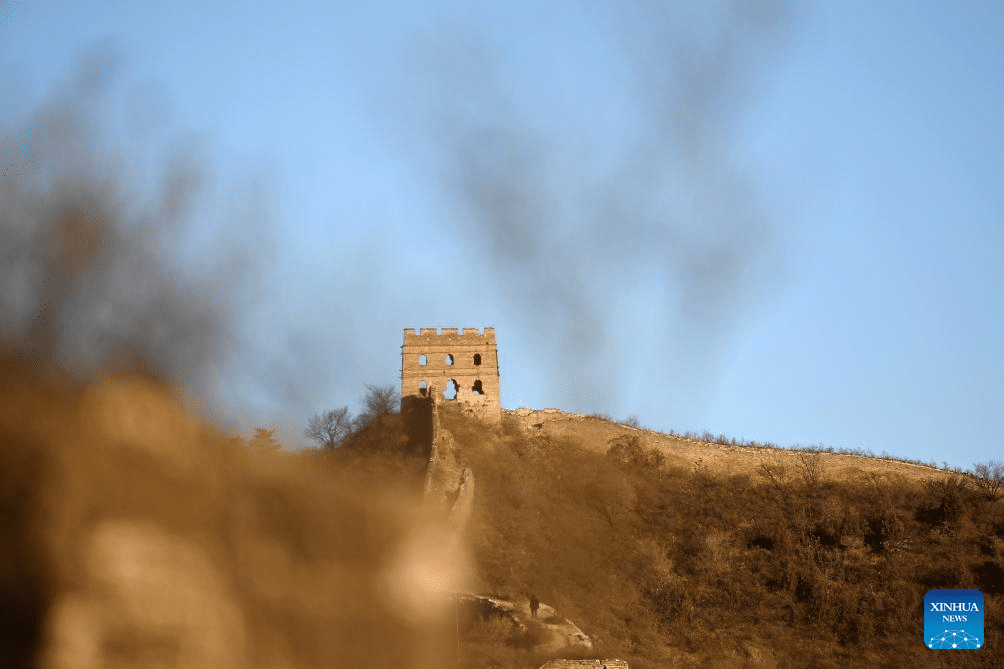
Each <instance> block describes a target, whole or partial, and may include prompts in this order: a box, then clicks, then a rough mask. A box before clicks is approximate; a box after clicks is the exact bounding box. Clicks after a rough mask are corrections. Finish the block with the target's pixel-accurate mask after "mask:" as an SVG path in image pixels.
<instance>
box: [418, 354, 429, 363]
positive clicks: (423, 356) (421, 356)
mask: <svg viewBox="0 0 1004 669" xmlns="http://www.w3.org/2000/svg"><path fill="white" fill-rule="evenodd" d="M427 362H429V359H428V358H426V357H425V354H424V353H423V354H422V355H420V356H418V364H420V365H424V364H426V363H427Z"/></svg>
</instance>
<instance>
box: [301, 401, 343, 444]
mask: <svg viewBox="0 0 1004 669" xmlns="http://www.w3.org/2000/svg"><path fill="white" fill-rule="evenodd" d="M351 433H352V418H351V417H350V416H349V409H348V407H339V408H337V409H329V410H328V411H325V412H324V413H321V414H314V415H313V416H311V417H310V421H309V422H308V423H307V429H306V430H304V431H303V436H305V437H307V438H308V439H313V440H314V441H316V442H317V443H319V444H320V445H321V446H323V447H324V448H338V447H339V446H341V444H342V442H343V441H345V438H346V437H348V436H349V435H350V434H351Z"/></svg>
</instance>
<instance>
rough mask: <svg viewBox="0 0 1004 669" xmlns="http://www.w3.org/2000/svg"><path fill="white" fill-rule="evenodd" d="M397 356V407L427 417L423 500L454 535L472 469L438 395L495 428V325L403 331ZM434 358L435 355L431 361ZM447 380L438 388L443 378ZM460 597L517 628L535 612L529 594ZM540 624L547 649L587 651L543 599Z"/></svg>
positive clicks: (617, 664) (585, 640) (461, 523)
mask: <svg viewBox="0 0 1004 669" xmlns="http://www.w3.org/2000/svg"><path fill="white" fill-rule="evenodd" d="M401 349H402V354H401V358H402V362H401V411H402V413H410V414H412V416H413V418H414V417H415V415H416V414H423V413H425V414H426V415H427V416H428V420H427V421H426V420H421V419H419V420H416V421H415V422H416V423H419V424H427V425H428V437H429V441H430V443H429V462H428V465H427V469H426V474H425V484H424V489H423V496H424V499H425V503H426V504H428V505H430V506H431V507H432V508H433V509H435V510H437V511H438V512H439V513H440V514H441V515H442V517H444V518H445V520H446V524H447V526H448V527H449V528H450V530H451V531H452V532H453V533H454V534H455V536H459V535H460V534H461V533H462V532H463V531H464V528H465V527H466V525H467V522H468V520H469V519H470V515H471V511H472V509H473V504H474V494H475V492H474V491H475V485H474V472H473V471H472V470H471V469H470V468H469V467H465V466H464V465H463V459H462V457H461V455H460V453H459V452H458V449H457V444H456V441H455V440H454V438H453V435H452V434H450V432H449V430H447V429H446V428H445V427H443V425H442V421H441V420H440V416H439V413H440V403H441V402H444V401H445V402H456V405H457V406H458V407H459V408H460V409H461V410H462V411H464V412H465V413H466V414H468V415H471V416H473V417H476V418H477V419H479V420H481V421H482V422H484V423H485V424H486V425H487V426H489V427H490V428H496V429H497V428H500V427H501V424H502V409H501V406H500V404H499V372H498V352H497V349H496V344H495V331H494V329H493V328H485V330H484V334H482V333H481V332H480V331H479V330H477V329H476V328H464V329H463V331H462V332H458V331H457V329H456V328H443V331H442V334H439V333H437V331H436V329H435V328H422V329H421V330H420V331H419V332H418V333H417V334H416V332H415V330H414V329H411V328H408V329H406V330H405V331H404V345H403V346H402V347H401ZM432 361H436V362H434V363H433V362H432ZM444 381H445V382H446V383H448V384H450V385H451V386H452V387H451V388H447V392H446V393H445V394H444V393H441V392H440V385H439V383H440V382H444ZM454 598H455V599H456V601H457V602H458V605H460V604H463V605H465V606H473V607H475V608H476V610H477V611H487V612H489V613H490V615H497V616H505V617H507V618H509V619H510V620H511V621H512V623H513V624H514V625H515V626H516V627H518V628H519V629H521V630H524V631H525V630H526V628H527V621H529V620H530V619H532V618H533V617H534V616H533V615H532V613H531V612H530V608H529V601H514V600H509V599H501V598H497V597H490V596H487V595H478V594H472V593H455V594H454ZM538 613H539V614H540V619H539V620H537V621H535V622H537V624H540V625H545V626H546V628H547V629H548V631H549V633H550V641H549V642H548V643H546V644H543V646H542V647H541V650H542V651H544V652H551V653H561V652H563V651H569V650H572V651H577V652H581V651H590V650H592V648H593V642H592V640H591V639H590V638H589V636H588V635H586V634H585V633H584V632H583V631H582V630H581V629H579V628H578V627H577V626H576V625H575V624H574V623H572V622H571V621H568V620H565V619H564V618H560V617H559V616H558V615H557V612H556V611H554V609H553V608H552V607H550V606H548V605H547V604H544V603H541V605H540V610H539V612H538ZM545 667H547V669H579V668H580V667H588V668H589V669H594V668H600V667H606V668H607V669H628V665H627V662H624V661H622V660H599V659H596V660H593V659H590V660H550V661H549V662H548V664H546V665H545Z"/></svg>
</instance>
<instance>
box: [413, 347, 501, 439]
mask: <svg viewBox="0 0 1004 669" xmlns="http://www.w3.org/2000/svg"><path fill="white" fill-rule="evenodd" d="M430 388H431V389H432V390H433V391H434V392H436V393H441V394H442V398H443V399H444V400H445V401H455V402H457V403H458V404H460V405H461V406H463V408H464V410H465V411H467V412H468V413H470V414H473V415H474V416H477V417H478V418H480V419H481V420H483V421H485V422H486V423H490V424H492V425H496V426H498V425H500V424H501V423H502V408H501V405H500V404H499V361H498V349H497V347H496V346H495V328H485V331H484V334H482V333H481V332H480V331H479V330H478V329H477V328H464V330H463V332H460V333H458V332H457V328H443V332H442V334H439V333H437V331H436V328H422V329H421V331H420V332H419V333H418V334H416V333H415V330H414V328H405V330H404V345H403V346H402V347H401V407H402V410H404V408H405V406H407V405H413V404H415V403H416V402H417V401H419V400H421V399H423V398H428V397H429V393H430Z"/></svg>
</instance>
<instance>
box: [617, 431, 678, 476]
mask: <svg viewBox="0 0 1004 669" xmlns="http://www.w3.org/2000/svg"><path fill="white" fill-rule="evenodd" d="M608 443H609V445H610V447H609V448H608V449H607V455H608V456H609V457H611V458H613V460H614V461H615V462H616V463H617V464H619V465H621V466H622V467H628V468H632V469H642V468H649V469H659V468H660V467H662V465H663V464H664V463H665V461H666V456H665V455H663V454H662V452H661V451H659V450H658V449H655V448H645V447H644V446H643V445H642V443H641V439H639V438H638V437H637V436H636V435H633V434H632V435H621V436H619V437H614V438H613V439H611V440H610V441H609V442H608Z"/></svg>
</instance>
